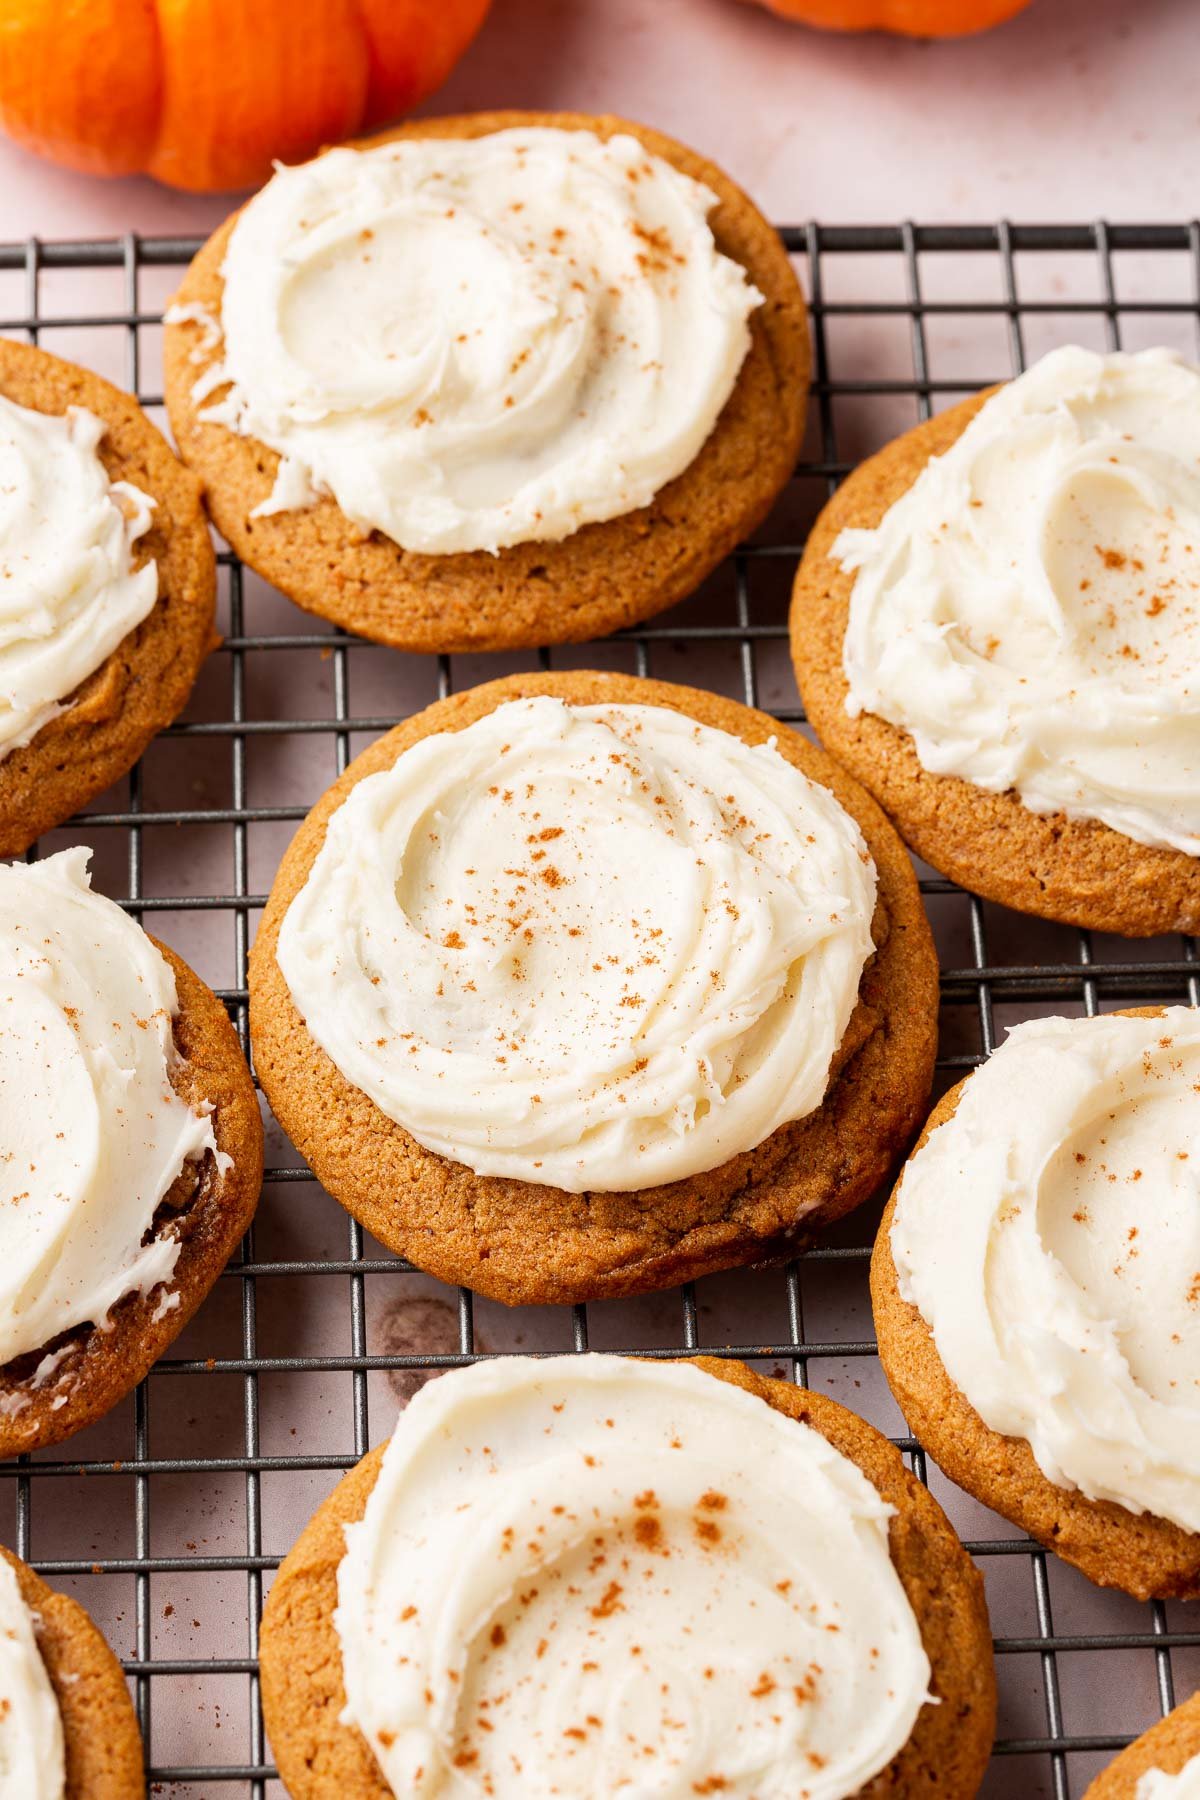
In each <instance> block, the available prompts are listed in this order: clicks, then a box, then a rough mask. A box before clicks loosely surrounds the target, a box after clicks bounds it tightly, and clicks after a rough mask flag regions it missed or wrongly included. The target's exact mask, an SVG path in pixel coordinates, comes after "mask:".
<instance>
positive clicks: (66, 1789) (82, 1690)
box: [0, 1547, 146, 1800]
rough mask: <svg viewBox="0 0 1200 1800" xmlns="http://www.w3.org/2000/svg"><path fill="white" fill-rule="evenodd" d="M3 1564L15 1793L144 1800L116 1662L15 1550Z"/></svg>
mask: <svg viewBox="0 0 1200 1800" xmlns="http://www.w3.org/2000/svg"><path fill="white" fill-rule="evenodd" d="M0 1564H2V1566H0V1618H2V1619H3V1622H4V1630H5V1636H6V1640H7V1649H6V1657H5V1684H4V1729H5V1745H4V1747H5V1775H6V1776H7V1777H8V1778H9V1779H10V1780H11V1781H12V1782H13V1783H14V1786H13V1792H14V1793H16V1792H17V1791H18V1789H19V1790H20V1791H21V1792H22V1793H34V1792H38V1793H41V1792H42V1791H46V1792H50V1791H52V1790H53V1791H55V1792H61V1793H62V1794H63V1796H64V1800H141V1796H142V1795H143V1794H144V1793H145V1791H146V1784H145V1777H144V1776H143V1773H142V1739H141V1734H140V1732H139V1731H138V1726H137V1720H136V1718H135V1717H134V1712H133V1706H132V1704H131V1702H130V1699H129V1690H128V1688H127V1687H126V1686H125V1676H124V1674H123V1673H122V1670H121V1665H120V1663H119V1662H118V1661H117V1659H116V1657H115V1656H114V1655H113V1653H112V1651H111V1650H110V1649H109V1647H108V1645H107V1644H106V1643H105V1641H104V1639H103V1637H102V1636H101V1634H100V1632H99V1631H98V1630H97V1629H96V1626H95V1625H94V1624H93V1622H92V1620H91V1619H90V1618H89V1617H88V1615H87V1613H86V1612H85V1611H84V1610H83V1608H82V1606H80V1605H79V1604H78V1602H77V1601H75V1600H71V1599H69V1598H68V1597H67V1595H66V1594H59V1593H56V1592H55V1590H54V1589H53V1588H50V1587H47V1586H46V1583H45V1582H44V1581H43V1580H42V1579H41V1577H40V1576H38V1575H35V1574H34V1572H33V1570H32V1569H31V1568H30V1567H29V1565H28V1564H27V1563H23V1562H22V1561H21V1559H20V1557H19V1556H14V1555H13V1553H12V1551H11V1550H5V1549H4V1548H3V1547H0ZM43 1783H44V1784H45V1787H44V1790H43Z"/></svg>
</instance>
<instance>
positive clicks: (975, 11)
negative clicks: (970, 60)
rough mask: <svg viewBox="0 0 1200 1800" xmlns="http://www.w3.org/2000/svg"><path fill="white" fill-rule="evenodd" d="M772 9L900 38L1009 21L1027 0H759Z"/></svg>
mask: <svg viewBox="0 0 1200 1800" xmlns="http://www.w3.org/2000/svg"><path fill="white" fill-rule="evenodd" d="M762 4H763V5H764V6H768V7H770V9H771V11H772V12H777V13H782V14H783V16H784V18H787V19H798V20H800V21H802V23H804V24H805V25H819V26H820V27H821V29H822V30H824V31H895V32H899V33H900V35H901V36H902V37H921V38H939V37H967V36H969V35H970V33H972V32H975V31H987V30H989V29H990V28H991V26H993V25H999V24H1001V23H1002V22H1003V21H1004V20H1005V19H1011V18H1012V17H1013V14H1014V13H1019V12H1021V11H1023V9H1024V8H1025V7H1026V6H1028V5H1029V0H762Z"/></svg>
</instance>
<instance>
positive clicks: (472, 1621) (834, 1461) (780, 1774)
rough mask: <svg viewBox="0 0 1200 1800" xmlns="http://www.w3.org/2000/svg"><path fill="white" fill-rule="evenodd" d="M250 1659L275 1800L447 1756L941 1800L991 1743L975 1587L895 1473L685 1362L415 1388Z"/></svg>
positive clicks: (324, 1797) (877, 1455) (359, 1791)
mask: <svg viewBox="0 0 1200 1800" xmlns="http://www.w3.org/2000/svg"><path fill="white" fill-rule="evenodd" d="M718 1384H719V1385H718ZM485 1440H486V1447H485ZM539 1444H540V1445H544V1452H543V1454H542V1455H541V1456H539V1454H538V1450H537V1446H538V1445H539ZM480 1459H482V1460H480ZM764 1466H769V1467H770V1469H771V1470H772V1471H773V1477H774V1478H773V1479H772V1480H771V1481H769V1482H766V1483H764V1482H763V1481H762V1480H761V1479H760V1478H759V1477H760V1475H761V1471H762V1469H763V1467H764ZM751 1470H753V1471H754V1472H755V1473H754V1474H749V1473H748V1471H751ZM485 1490H486V1495H485ZM448 1493H449V1494H451V1496H452V1497H451V1498H449V1499H448V1498H447V1497H446V1496H447V1494H448ZM484 1497H486V1500H487V1506H486V1509H485V1508H484V1507H483V1505H482V1500H483V1498H484ZM751 1545H753V1552H752V1553H751V1550H750V1546H751ZM451 1570H452V1571H453V1577H454V1578H453V1581H451V1580H450V1579H449V1571H451ZM443 1574H444V1575H445V1576H446V1579H444V1580H443V1579H441V1577H442V1576H443ZM527 1577H528V1579H527ZM335 1609H336V1614H335ZM402 1640H403V1641H402ZM546 1651H549V1652H550V1654H549V1655H545V1656H544V1652H546ZM261 1667H262V1683H263V1709H264V1713H265V1717H266V1722H267V1728H268V1731H269V1732H270V1736H271V1744H272V1748H273V1750H274V1753H275V1757H276V1760H277V1762H278V1765H279V1770H280V1773H281V1775H282V1777H283V1779H284V1781H285V1782H286V1784H287V1787H288V1791H289V1792H290V1793H291V1794H292V1795H294V1796H295V1800H333V1796H335V1795H337V1794H343V1793H353V1794H355V1795H362V1796H363V1797H364V1800H385V1797H386V1796H388V1795H390V1794H396V1795H400V1794H409V1793H418V1792H419V1793H427V1794H431V1795H432V1794H437V1793H441V1792H443V1791H447V1788H448V1785H449V1783H450V1781H451V1780H452V1779H453V1776H452V1770H453V1768H454V1767H459V1768H469V1769H470V1770H471V1772H472V1778H473V1779H474V1780H475V1781H476V1782H478V1783H479V1784H480V1786H481V1791H484V1792H488V1793H496V1794H505V1793H511V1792H514V1791H517V1789H518V1788H521V1790H522V1791H523V1785H522V1775H524V1777H525V1779H526V1780H531V1782H532V1785H534V1786H537V1787H539V1788H540V1787H541V1786H543V1785H545V1786H547V1787H549V1786H551V1785H552V1784H554V1783H555V1782H557V1783H559V1784H561V1791H563V1792H571V1793H598V1792H600V1791H601V1785H600V1783H599V1781H598V1775H599V1771H600V1769H601V1767H603V1768H604V1769H605V1770H606V1771H608V1775H609V1781H610V1782H611V1780H612V1773H611V1772H612V1769H613V1768H614V1767H615V1768H617V1769H630V1770H632V1769H633V1768H635V1767H636V1768H637V1769H644V1768H645V1767H646V1761H645V1760H644V1759H647V1758H654V1759H655V1761H654V1766H655V1767H656V1768H657V1769H659V1770H660V1771H663V1772H665V1771H666V1770H667V1769H668V1768H669V1769H670V1770H671V1771H672V1773H673V1774H674V1776H675V1781H676V1783H677V1786H678V1791H679V1792H684V1791H686V1792H689V1793H697V1794H700V1793H717V1792H721V1793H738V1794H744V1793H749V1792H750V1791H751V1785H754V1787H755V1790H756V1791H757V1786H758V1783H760V1782H761V1783H762V1784H763V1785H765V1786H766V1787H769V1788H770V1791H771V1792H773V1793H774V1792H778V1793H784V1792H794V1793H797V1794H799V1793H803V1792H804V1791H806V1787H805V1777H807V1776H810V1775H811V1774H812V1773H813V1771H815V1770H817V1769H820V1770H821V1771H822V1777H823V1781H824V1783H825V1787H824V1788H823V1790H822V1791H826V1790H828V1791H829V1792H831V1793H832V1792H837V1793H846V1794H849V1793H856V1794H862V1795H868V1794H871V1795H874V1794H876V1793H878V1794H883V1793H885V1792H886V1793H887V1794H889V1795H895V1796H896V1797H897V1800H903V1797H904V1796H916V1795H924V1794H927V1793H929V1792H931V1791H933V1789H934V1788H936V1790H937V1792H938V1793H939V1794H943V1795H945V1796H946V1797H947V1800H968V1797H969V1796H971V1795H973V1794H974V1793H975V1792H976V1790H977V1788H978V1785H979V1782H980V1780H981V1778H982V1776H983V1772H984V1768H985V1766H986V1762H987V1758H988V1753H989V1751H990V1749H991V1743H992V1734H993V1729H994V1724H995V1673H994V1667H993V1662H992V1650H991V1640H990V1637H989V1632H988V1620H987V1610H986V1605H985V1602H984V1594H983V1582H982V1580H981V1579H980V1576H979V1574H978V1571H977V1570H976V1569H975V1568H974V1567H973V1566H972V1564H971V1562H970V1560H969V1559H968V1557H967V1556H966V1554H965V1552H964V1551H963V1549H962V1546H961V1545H960V1544H959V1542H958V1540H957V1538H956V1537H955V1536H954V1533H953V1532H952V1530H951V1529H950V1526H949V1524H948V1522H947V1520H946V1518H945V1516H944V1514H943V1513H942V1511H941V1508H940V1507H939V1506H938V1505H937V1503H936V1501H935V1500H934V1499H933V1498H932V1496H931V1495H930V1494H929V1493H928V1491H927V1490H926V1489H925V1488H924V1487H922V1486H921V1484H920V1483H919V1482H918V1481H917V1480H916V1479H915V1478H914V1477H913V1476H912V1475H910V1474H909V1472H908V1470H907V1469H906V1468H905V1467H904V1463H903V1461H902V1459H901V1457H900V1455H899V1453H898V1452H897V1451H896V1450H895V1449H894V1448H893V1447H892V1445H891V1444H889V1443H888V1442H887V1440H886V1439H885V1438H883V1437H881V1436H880V1434H879V1433H878V1432H877V1431H875V1430H873V1429H872V1427H871V1426H869V1425H866V1424H864V1423H863V1421H862V1420H861V1419H858V1418H856V1417H855V1416H854V1415H853V1414H852V1413H849V1412H847V1411H845V1409H844V1408H842V1407H840V1406H838V1405H836V1404H835V1403H834V1402H833V1401H832V1400H829V1399H826V1398H825V1397H824V1396H823V1395H820V1394H813V1393H809V1392H807V1391H806V1390H805V1389H803V1388H797V1387H793V1386H792V1385H791V1384H789V1383H787V1382H783V1381H774V1380H767V1379H764V1378H763V1377H761V1376H759V1375H757V1374H754V1373H753V1372H752V1371H751V1370H750V1369H748V1368H746V1367H745V1366H744V1365H742V1364H741V1363H736V1362H725V1361H716V1360H714V1359H712V1358H708V1357H698V1358H696V1359H695V1362H694V1364H689V1363H677V1364H671V1363H646V1362H638V1361H635V1360H633V1359H630V1358H626V1357H617V1356H595V1355H592V1356H584V1357H579V1356H576V1357H553V1358H549V1359H547V1360H544V1361H537V1362H534V1361H532V1360H530V1359H523V1358H516V1357H506V1358H501V1359H498V1360H496V1361H491V1362H488V1363H483V1364H477V1365H475V1366H474V1367H473V1368H470V1369H463V1370H455V1371H453V1372H451V1373H450V1374H448V1375H445V1376H442V1377H440V1378H439V1379H438V1380H437V1381H435V1382H432V1383H430V1385H429V1386H428V1387H426V1388H425V1389H423V1390H422V1392H421V1393H420V1394H419V1395H417V1396H416V1398H415V1399H414V1400H413V1401H411V1402H410V1404H409V1407H408V1408H407V1410H406V1412H405V1413H404V1414H403V1415H402V1417H401V1420H400V1423H399V1425H398V1427H397V1430H396V1433H395V1435H394V1437H393V1438H392V1440H391V1442H390V1444H386V1445H383V1446H381V1447H380V1448H379V1449H376V1450H373V1451H372V1452H371V1453H370V1454H369V1455H368V1456H366V1457H364V1459H363V1460H362V1462H360V1463H359V1464H358V1466H357V1467H356V1468H355V1469H352V1470H351V1472H350V1473H349V1474H348V1475H347V1476H346V1477H345V1478H344V1479H343V1480H342V1481H341V1482H340V1483H339V1485H338V1487H337V1488H336V1489H335V1490H334V1492H333V1493H332V1494H331V1495H330V1497H329V1499H328V1500H326V1501H325V1503H324V1505H323V1506H321V1507H320V1508H319V1510H318V1511H317V1513H316V1514H315V1516H314V1518H313V1519H312V1521H311V1522H310V1524H309V1525H308V1526H307V1527H306V1529H305V1530H304V1532H303V1533H302V1534H301V1537H300V1539H299V1540H298V1542H297V1543H296V1545H295V1546H294V1548H293V1549H292V1551H291V1552H290V1554H289V1555H288V1556H287V1557H286V1558H285V1560H284V1562H283V1564H282V1566H281V1568H280V1570H279V1573H278V1575H277V1576H276V1579H275V1582H274V1585H273V1586H272V1589H271V1594H270V1598H269V1600H268V1603H267V1607H266V1611H265V1614H264V1618H263V1627H262V1640H261ZM397 1668H399V1670H400V1675H399V1677H398V1676H397V1673H396V1671H397ZM380 1669H386V1671H387V1675H386V1679H384V1680H380V1679H379V1677H378V1674H377V1671H379V1670H380ZM651 1674H653V1675H654V1677H655V1679H654V1681H653V1682H652V1681H650V1680H649V1677H650V1675H651ZM660 1680H661V1681H662V1683H663V1684H664V1685H662V1687H661V1689H660V1687H659V1681H660ZM631 1681H632V1682H633V1683H635V1684H636V1686H635V1690H634V1691H636V1693H637V1695H638V1696H639V1698H638V1704H637V1706H636V1708H635V1707H634V1706H633V1702H632V1699H631V1698H630V1689H629V1687H628V1686H627V1684H628V1683H629V1682H631ZM660 1696H661V1697H660ZM617 1713H619V1715H620V1718H621V1720H622V1727H623V1731H622V1734H620V1735H619V1734H618V1733H617V1732H616V1731H615V1730H613V1731H606V1729H605V1727H606V1724H607V1721H608V1719H609V1718H610V1717H612V1716H613V1715H614V1714H617ZM681 1721H685V1723H683V1724H682V1725H681ZM625 1726H629V1727H631V1729H632V1731H633V1733H634V1735H633V1736H632V1738H631V1737H628V1736H625V1735H624V1727H625ZM789 1727H790V1729H789ZM630 1744H632V1749H631V1748H630V1747H629V1746H630ZM634 1757H636V1759H637V1761H636V1764H635V1763H634V1762H633V1761H632V1759H633V1758H634ZM602 1759H603V1760H602ZM514 1783H515V1784H516V1786H514ZM613 1785H617V1784H616V1783H614V1784H613ZM603 1791H605V1792H608V1791H611V1790H610V1786H609V1784H608V1782H606V1783H605V1785H604V1790H603ZM672 1791H675V1789H674V1788H673V1789H672Z"/></svg>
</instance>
